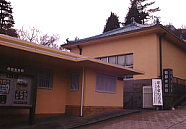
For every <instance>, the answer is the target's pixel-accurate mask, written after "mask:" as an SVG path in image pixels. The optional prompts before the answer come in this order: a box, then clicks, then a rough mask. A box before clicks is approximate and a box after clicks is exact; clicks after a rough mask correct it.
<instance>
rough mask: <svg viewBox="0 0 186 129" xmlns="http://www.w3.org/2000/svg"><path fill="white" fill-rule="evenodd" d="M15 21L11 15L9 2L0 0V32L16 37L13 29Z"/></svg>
mask: <svg viewBox="0 0 186 129" xmlns="http://www.w3.org/2000/svg"><path fill="white" fill-rule="evenodd" d="M14 24H15V22H14V19H13V16H12V7H11V3H10V2H7V1H5V0H0V33H1V34H5V35H9V36H12V37H17V36H18V34H17V33H16V30H15V29H13V26H14Z"/></svg>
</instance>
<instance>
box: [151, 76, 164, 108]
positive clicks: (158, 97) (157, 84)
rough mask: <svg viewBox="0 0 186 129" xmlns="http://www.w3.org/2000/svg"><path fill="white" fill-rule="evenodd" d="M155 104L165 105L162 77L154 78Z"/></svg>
mask: <svg viewBox="0 0 186 129" xmlns="http://www.w3.org/2000/svg"><path fill="white" fill-rule="evenodd" d="M152 91H153V105H157V106H161V105H163V98H162V81H161V79H152Z"/></svg>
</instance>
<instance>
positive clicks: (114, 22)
mask: <svg viewBox="0 0 186 129" xmlns="http://www.w3.org/2000/svg"><path fill="white" fill-rule="evenodd" d="M119 27H120V23H119V19H118V16H117V15H115V14H114V13H112V12H111V14H110V17H108V19H107V22H106V25H105V27H104V30H103V33H104V32H107V31H110V30H114V29H117V28H119Z"/></svg>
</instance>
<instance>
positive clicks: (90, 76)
mask: <svg viewBox="0 0 186 129" xmlns="http://www.w3.org/2000/svg"><path fill="white" fill-rule="evenodd" d="M96 73H97V72H95V71H93V70H91V69H86V72H85V75H86V76H85V89H84V90H85V92H84V93H85V94H84V106H117V107H120V106H121V107H122V106H123V81H119V80H117V82H116V85H117V86H116V93H101V92H96ZM101 74H104V73H101Z"/></svg>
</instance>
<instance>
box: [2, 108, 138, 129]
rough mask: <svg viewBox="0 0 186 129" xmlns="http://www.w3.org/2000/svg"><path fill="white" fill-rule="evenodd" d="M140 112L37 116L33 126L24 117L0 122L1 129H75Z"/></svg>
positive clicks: (125, 111) (10, 118) (121, 111)
mask: <svg viewBox="0 0 186 129" xmlns="http://www.w3.org/2000/svg"><path fill="white" fill-rule="evenodd" d="M139 112H140V110H125V109H123V110H117V111H112V112H106V113H102V114H99V115H92V116H85V117H75V116H66V115H60V116H36V122H35V124H33V125H28V124H27V122H26V121H25V120H26V119H25V118H26V116H22V117H23V118H22V120H19V121H18V120H17V119H16V117H17V118H18V117H19V118H20V116H14V117H9V118H8V119H9V120H8V121H7V120H6V121H3V119H7V117H6V116H4V118H3V117H1V118H3V119H1V120H0V129H73V128H78V127H81V126H85V125H90V124H94V123H98V122H103V121H106V120H108V119H113V118H116V117H121V116H126V115H130V114H134V113H139ZM27 117H28V116H27ZM3 122H4V123H3Z"/></svg>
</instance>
